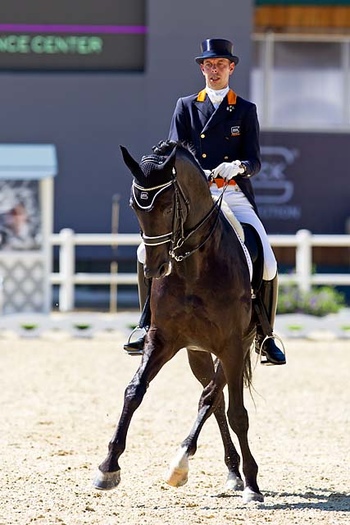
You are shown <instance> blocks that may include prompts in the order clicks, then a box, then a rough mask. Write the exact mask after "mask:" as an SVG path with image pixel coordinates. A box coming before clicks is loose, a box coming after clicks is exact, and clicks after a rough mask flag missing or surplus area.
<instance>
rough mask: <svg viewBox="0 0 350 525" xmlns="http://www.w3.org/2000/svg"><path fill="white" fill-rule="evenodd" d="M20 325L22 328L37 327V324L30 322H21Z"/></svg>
mask: <svg viewBox="0 0 350 525" xmlns="http://www.w3.org/2000/svg"><path fill="white" fill-rule="evenodd" d="M21 327H22V328H23V330H28V331H29V330H35V328H38V325H37V324H32V323H30V324H29V323H22V324H21Z"/></svg>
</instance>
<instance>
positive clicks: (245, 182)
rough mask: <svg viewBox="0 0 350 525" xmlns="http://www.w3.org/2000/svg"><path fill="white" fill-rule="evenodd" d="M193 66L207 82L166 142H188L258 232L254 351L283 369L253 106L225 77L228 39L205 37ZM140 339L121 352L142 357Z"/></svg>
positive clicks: (230, 64) (183, 108) (180, 107)
mask: <svg viewBox="0 0 350 525" xmlns="http://www.w3.org/2000/svg"><path fill="white" fill-rule="evenodd" d="M195 60H196V62H197V64H199V66H200V69H201V71H202V73H203V76H204V78H205V84H206V85H205V88H204V89H203V90H202V91H200V92H199V93H196V94H193V95H189V96H186V97H183V98H180V99H179V100H178V101H177V104H176V107H175V111H174V114H173V117H172V120H171V125H170V132H169V139H170V140H174V141H183V142H187V143H189V144H191V146H192V147H193V150H194V154H195V157H196V159H197V160H198V162H199V164H200V165H201V167H202V168H203V170H204V172H205V173H206V175H207V176H208V180H209V181H211V188H210V189H211V193H212V195H213V197H214V198H215V197H216V198H217V197H219V196H220V193H221V192H222V188H223V186H224V184H227V186H226V188H225V195H224V200H225V201H226V203H227V204H228V206H229V207H230V208H231V210H232V211H233V213H234V214H235V216H236V218H237V219H238V220H239V221H240V222H241V223H244V224H248V225H251V226H252V227H253V228H254V230H255V231H256V232H257V233H258V235H259V238H260V241H261V244H262V248H263V258H264V266H263V276H262V281H261V284H260V287H259V289H258V290H256V294H257V298H256V302H255V306H256V311H257V314H258V316H257V319H258V321H257V332H256V339H255V347H256V351H257V352H259V353H261V355H262V356H264V357H265V360H266V362H267V363H270V364H276V365H282V364H285V362H286V359H285V355H284V353H283V352H282V351H281V350H280V348H279V347H278V346H277V345H276V342H275V337H274V335H273V325H274V321H275V315H276V308H277V296H278V278H277V262H276V259H275V256H274V253H273V251H272V248H271V246H270V243H269V241H268V237H267V234H266V231H265V228H264V226H263V224H262V222H261V221H260V219H259V217H258V210H257V206H256V203H255V199H254V191H253V187H252V184H251V181H250V178H251V177H252V176H254V175H256V174H257V173H258V172H259V170H260V168H261V161H260V146H259V123H258V118H257V112H256V106H255V105H254V104H253V103H251V102H249V101H247V100H245V99H243V98H242V97H240V96H238V95H236V93H235V92H234V91H232V90H231V89H230V88H229V78H230V76H231V75H232V73H233V72H234V69H235V67H236V65H237V64H238V62H239V58H238V57H237V56H235V55H234V54H233V44H232V43H231V42H230V41H229V40H223V39H207V40H205V41H204V42H202V45H201V55H200V56H198V57H196V59H195ZM148 285H149V283H147V281H145V279H144V276H143V273H142V265H140V264H139V292H140V302H141V305H142V306H144V304H145V302H146V308H145V309H144V312H143V313H144V315H143V318H142V319H141V322H140V326H141V327H144V328H147V323H148V317H149V312H148V313H147V294H148V288H149V286H148ZM143 345H144V337H141V338H140V339H138V340H137V341H134V342H130V341H129V342H128V343H127V344H126V345H124V349H125V350H126V351H127V352H128V353H131V354H135V353H142V349H143Z"/></svg>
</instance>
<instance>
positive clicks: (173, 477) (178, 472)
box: [166, 468, 188, 487]
mask: <svg viewBox="0 0 350 525" xmlns="http://www.w3.org/2000/svg"><path fill="white" fill-rule="evenodd" d="M187 481H188V470H184V469H181V468H174V469H173V470H172V471H171V472H169V475H168V478H167V480H166V482H167V484H168V485H170V486H171V487H182V486H183V485H186V483H187Z"/></svg>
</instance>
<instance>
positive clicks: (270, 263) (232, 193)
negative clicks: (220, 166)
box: [210, 183, 277, 281]
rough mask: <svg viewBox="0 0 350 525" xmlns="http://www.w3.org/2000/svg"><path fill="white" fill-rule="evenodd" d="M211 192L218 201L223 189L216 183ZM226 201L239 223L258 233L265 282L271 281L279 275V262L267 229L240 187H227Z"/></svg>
mask: <svg viewBox="0 0 350 525" xmlns="http://www.w3.org/2000/svg"><path fill="white" fill-rule="evenodd" d="M210 191H211V194H212V195H213V197H215V198H216V199H217V198H218V197H220V195H221V193H222V189H219V188H217V186H216V184H215V183H214V184H212V185H211V187H210ZM224 200H225V202H226V203H227V205H228V206H229V208H230V209H231V210H232V212H233V213H234V214H235V216H236V217H237V219H238V220H239V222H245V223H247V224H250V225H251V226H253V228H255V230H256V231H257V232H258V234H259V236H260V239H261V243H262V246H263V251H264V272H263V279H264V280H265V281H271V280H272V279H273V278H274V277H275V276H276V273H277V261H276V258H275V255H274V253H273V250H272V248H271V245H270V243H269V240H268V237H267V233H266V231H265V228H264V226H263V224H262V222H261V221H260V219H259V217H258V216H257V215H256V213H255V211H254V208H253V206H252V205H251V204H250V202H249V201H248V199H247V197H246V196H245V195H244V193H243V192H242V191H241V190H240V189H239V188H238V186H227V187H226V190H225V193H224Z"/></svg>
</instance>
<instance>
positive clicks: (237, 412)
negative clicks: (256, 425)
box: [227, 368, 264, 503]
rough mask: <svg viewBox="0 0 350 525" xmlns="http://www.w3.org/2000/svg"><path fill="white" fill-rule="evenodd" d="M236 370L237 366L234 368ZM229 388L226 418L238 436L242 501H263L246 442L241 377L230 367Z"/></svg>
mask: <svg viewBox="0 0 350 525" xmlns="http://www.w3.org/2000/svg"><path fill="white" fill-rule="evenodd" d="M236 370H237V368H236ZM227 378H228V390H229V407H228V411H227V415H228V420H229V423H230V426H231V428H232V430H233V431H234V432H235V434H236V435H237V437H238V441H239V445H240V449H241V454H242V469H243V475H244V490H243V501H244V502H245V503H248V502H250V501H264V497H263V495H262V494H261V492H260V490H259V487H258V483H257V475H258V465H257V463H256V461H255V459H254V457H253V455H252V453H251V451H250V448H249V443H248V427H249V420H248V413H247V410H246V409H245V407H244V403H243V377H242V376H240V375H237V373H236V372H235V371H232V369H231V375H230V374H229V373H227Z"/></svg>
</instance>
